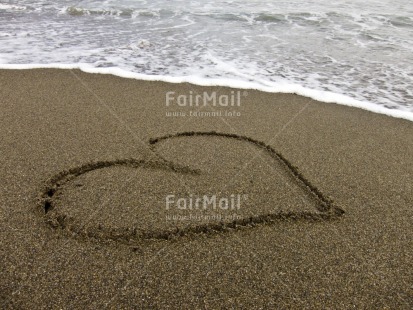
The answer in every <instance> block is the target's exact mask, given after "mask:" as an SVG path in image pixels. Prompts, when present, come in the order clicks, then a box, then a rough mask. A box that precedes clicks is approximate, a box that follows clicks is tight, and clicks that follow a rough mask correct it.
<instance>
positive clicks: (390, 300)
mask: <svg viewBox="0 0 413 310" xmlns="http://www.w3.org/2000/svg"><path fill="white" fill-rule="evenodd" d="M205 92H206V93H207V94H208V96H212V95H211V94H215V95H216V96H217V98H221V99H217V100H221V101H220V104H217V105H215V106H213V105H207V106H202V105H199V106H196V105H195V103H194V102H195V101H194V100H196V98H198V99H199V98H200V97H196V96H197V95H198V96H203V94H204V93H205ZM168 94H169V95H168ZM167 98H170V100H169V101H168V100H167ZM191 98H192V99H191ZM190 100H192V105H191V104H190ZM0 130H1V139H0V155H1V158H2V165H1V170H0V182H1V187H0V191H1V192H0V206H1V209H0V210H1V213H0V231H1V234H0V265H1V268H0V278H1V281H0V305H1V308H3V309H41V308H52V309H229V308H233V309H319V308H321V307H322V308H329V309H350V308H351V309H411V307H412V306H413V272H412V270H413V254H412V253H413V251H412V249H413V238H412V224H413V208H412V206H413V182H412V180H413V156H412V155H413V123H412V122H410V121H407V120H403V119H397V118H392V117H389V116H386V115H380V114H375V113H372V112H369V111H365V110H362V109H357V108H352V107H347V106H342V105H337V104H333V103H322V102H318V101H315V100H312V99H309V98H305V97H302V96H298V95H294V94H275V93H265V92H260V91H255V90H242V89H241V90H238V89H230V88H226V87H201V86H195V85H192V84H186V83H185V84H170V83H165V82H151V81H138V80H133V79H124V78H120V77H115V76H111V75H102V74H87V73H84V72H81V71H79V70H59V69H35V70H0ZM204 196H207V200H208V202H207V205H208V206H206V207H205V208H204V207H199V206H198V207H197V206H196V200H197V199H198V202H199V203H200V204H201V205H202V203H203V201H201V200H202V199H204ZM214 199H215V200H216V201H218V202H217V205H214V206H213V203H211V201H214ZM202 206H203V205H202Z"/></svg>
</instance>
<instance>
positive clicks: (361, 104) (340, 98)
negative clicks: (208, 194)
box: [0, 63, 413, 121]
mask: <svg viewBox="0 0 413 310" xmlns="http://www.w3.org/2000/svg"><path fill="white" fill-rule="evenodd" d="M41 68H55V69H79V70H81V71H83V72H86V73H96V74H111V75H115V76H119V77H123V78H130V79H137V80H145V81H163V82H168V83H191V84H194V85H200V86H226V87H233V88H237V89H255V90H260V91H264V92H270V93H291V94H297V95H301V96H304V97H308V98H311V99H314V100H318V101H322V102H327V103H336V104H341V105H346V106H351V107H356V108H360V109H364V110H367V111H371V112H375V113H379V114H385V115H388V116H391V117H396V118H402V119H406V120H409V121H413V113H412V112H409V111H401V110H395V109H388V108H385V107H383V106H380V105H377V104H373V103H370V102H365V101H360V100H356V99H353V98H351V97H349V96H345V95H342V94H337V93H333V92H329V91H320V90H315V89H310V88H306V87H303V86H301V85H297V84H288V83H283V84H277V83H273V84H272V85H268V86H263V85H260V84H257V83H254V82H246V81H242V80H232V79H206V78H203V77H200V76H181V77H177V76H164V75H147V74H141V73H135V72H131V71H126V70H123V69H120V68H116V67H110V68H96V67H93V66H91V65H89V64H59V63H55V64H46V65H45V64H2V65H0V69H8V70H10V69H13V70H26V69H41Z"/></svg>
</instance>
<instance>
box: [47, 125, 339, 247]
mask: <svg viewBox="0 0 413 310" xmlns="http://www.w3.org/2000/svg"><path fill="white" fill-rule="evenodd" d="M149 145H150V148H151V149H152V150H153V152H154V154H156V155H157V156H156V159H155V160H154V159H151V160H143V159H142V160H138V159H120V160H113V161H97V162H91V163H87V164H85V165H82V166H78V167H75V168H72V169H69V170H66V171H62V172H60V173H58V174H57V175H55V176H54V177H52V178H51V179H50V180H49V181H48V183H47V185H46V187H45V189H44V191H42V194H41V199H40V204H41V207H42V208H43V210H44V211H45V218H46V222H47V223H49V224H50V225H52V226H53V227H56V228H61V229H64V230H67V231H71V232H73V233H76V234H79V235H83V236H87V237H93V238H97V239H111V240H118V241H123V242H128V241H137V240H143V239H171V238H175V237H179V236H182V235H187V234H197V233H214V232H224V231H228V230H233V229H239V228H241V227H253V226H256V225H258V224H265V223H268V224H270V223H276V222H277V221H281V220H289V221H323V220H330V219H335V218H338V217H339V216H341V215H342V214H343V213H344V211H343V210H342V209H340V208H339V207H337V206H335V205H334V204H333V202H332V201H331V200H330V199H329V198H327V197H326V196H325V195H324V194H323V193H322V192H321V191H320V190H319V189H318V188H317V187H316V186H314V185H313V184H312V183H311V182H310V181H309V180H307V179H306V178H305V177H304V176H303V175H302V174H301V173H300V172H299V170H298V169H297V168H296V167H295V166H293V165H292V164H291V163H290V162H289V161H288V160H287V159H286V158H285V157H283V156H282V155H281V154H280V153H278V152H276V151H275V150H274V149H273V148H272V147H270V146H268V145H266V144H265V143H263V142H260V141H257V140H254V139H251V138H248V137H245V136H240V135H235V134H225V133H217V132H183V133H177V134H172V135H167V136H163V137H159V138H155V139H151V140H150V141H149Z"/></svg>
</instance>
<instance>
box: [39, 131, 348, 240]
mask: <svg viewBox="0 0 413 310" xmlns="http://www.w3.org/2000/svg"><path fill="white" fill-rule="evenodd" d="M194 136H204V137H205V136H209V137H224V138H230V139H236V140H240V141H243V142H248V143H251V144H253V145H254V146H255V147H258V148H260V149H262V150H265V151H266V152H268V153H269V154H270V155H271V157H272V158H274V159H275V160H277V161H278V162H280V163H281V164H282V165H283V166H284V168H285V169H286V170H288V171H289V172H290V173H291V174H292V176H293V177H294V178H295V179H296V180H297V181H298V182H299V185H301V186H302V187H303V189H304V190H307V192H309V193H311V194H312V195H313V198H315V199H316V200H317V202H318V203H317V211H318V213H314V212H308V211H302V212H294V211H278V212H274V213H267V214H260V215H256V216H249V217H243V218H241V219H234V220H233V221H232V222H220V223H206V224H202V225H197V226H187V227H184V228H176V229H175V230H159V231H150V232H144V233H143V234H137V232H136V229H129V228H121V229H116V228H110V229H108V228H102V227H101V226H100V225H98V226H97V227H96V228H93V229H89V230H87V229H83V228H84V227H83V226H84V225H82V223H81V222H76V219H73V218H71V217H68V216H67V215H65V214H57V215H54V216H48V214H50V213H49V211H50V210H52V209H53V207H54V206H53V196H54V195H55V194H56V192H57V191H58V190H59V188H60V187H61V186H62V185H64V184H66V183H67V182H69V181H71V180H73V179H75V178H76V177H78V176H80V175H83V174H85V173H88V172H91V171H94V170H98V169H102V168H107V167H111V166H123V167H130V168H140V167H141V168H149V169H163V170H166V171H172V172H174V173H180V174H184V175H185V174H195V175H199V174H200V171H199V170H196V169H192V168H190V167H188V166H181V165H179V164H176V163H174V162H171V161H168V160H166V159H164V158H162V157H161V156H159V155H158V158H159V159H160V160H159V161H157V160H137V159H133V158H129V159H118V160H111V161H96V162H90V163H87V164H84V165H81V166H77V167H74V168H71V169H69V170H64V171H61V172H59V173H58V174H56V175H54V176H53V177H52V178H50V179H49V181H48V182H47V183H46V185H45V188H44V190H43V191H42V193H41V196H40V199H39V204H40V206H41V207H42V208H43V210H44V215H45V219H46V222H47V223H48V224H49V225H51V226H52V227H54V228H58V227H60V228H61V229H68V230H70V231H72V232H75V233H77V234H78V235H82V236H85V237H88V238H95V239H106V240H108V239H109V240H116V241H122V242H130V241H137V240H148V239H149V240H150V239H161V240H170V239H175V238H177V237H181V236H184V235H196V234H200V233H205V234H211V233H220V232H227V231H230V230H234V229H238V228H241V227H254V226H256V225H260V224H271V223H274V222H276V221H280V220H282V221H285V220H289V221H327V220H334V219H337V218H339V217H340V216H342V215H343V214H344V213H345V212H344V210H343V209H341V208H340V207H338V206H337V205H335V204H334V202H333V201H332V200H331V199H330V198H329V197H327V196H325V195H324V194H323V193H322V192H321V191H320V190H319V189H318V188H317V187H316V186H314V185H313V184H312V183H311V182H310V181H309V180H308V179H307V178H306V177H304V176H303V174H302V173H301V172H300V171H299V170H298V168H297V167H295V166H294V165H293V164H291V162H290V161H289V160H287V159H286V158H285V157H284V156H283V155H282V154H281V153H279V152H277V151H276V150H275V149H273V148H272V147H271V146H269V145H267V144H265V143H264V142H261V141H258V140H255V139H252V138H250V137H247V136H243V135H237V134H230V133H220V132H216V131H186V132H179V133H175V134H169V135H164V136H160V137H157V138H151V139H150V140H149V146H150V148H151V150H152V151H153V152H155V154H156V150H155V146H156V144H157V143H159V142H161V141H164V140H167V139H174V138H181V137H194Z"/></svg>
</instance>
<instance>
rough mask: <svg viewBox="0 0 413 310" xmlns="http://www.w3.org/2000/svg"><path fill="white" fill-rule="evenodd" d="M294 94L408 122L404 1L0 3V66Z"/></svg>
mask: <svg viewBox="0 0 413 310" xmlns="http://www.w3.org/2000/svg"><path fill="white" fill-rule="evenodd" d="M38 67H56V68H80V69H82V70H84V71H86V72H98V73H108V74H115V75H119V76H124V77H130V78H138V79H147V80H148V79H149V80H163V81H169V82H191V83H194V84H199V85H226V86H232V87H236V88H254V89H260V90H263V91H268V92H287V93H297V94H301V95H305V96H308V97H311V98H314V99H318V100H321V101H326V102H335V103H339V104H347V105H352V106H357V107H361V108H364V109H367V110H371V111H374V112H378V113H385V114H388V115H392V116H396V117H402V118H406V119H410V120H413V87H412V85H413V2H412V1H411V0H392V1H387V0H340V1H323V0H288V1H284V0H280V1H276V0H273V1H270V0H267V1H264V0H202V1H201V0H199V1H189V0H187V1H184V0H169V1H166V0H150V1H144V0H106V1H65V0H57V1H46V0H19V1H17V0H10V1H2V0H0V68H6V69H9V68H14V69H24V68H38Z"/></svg>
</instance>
